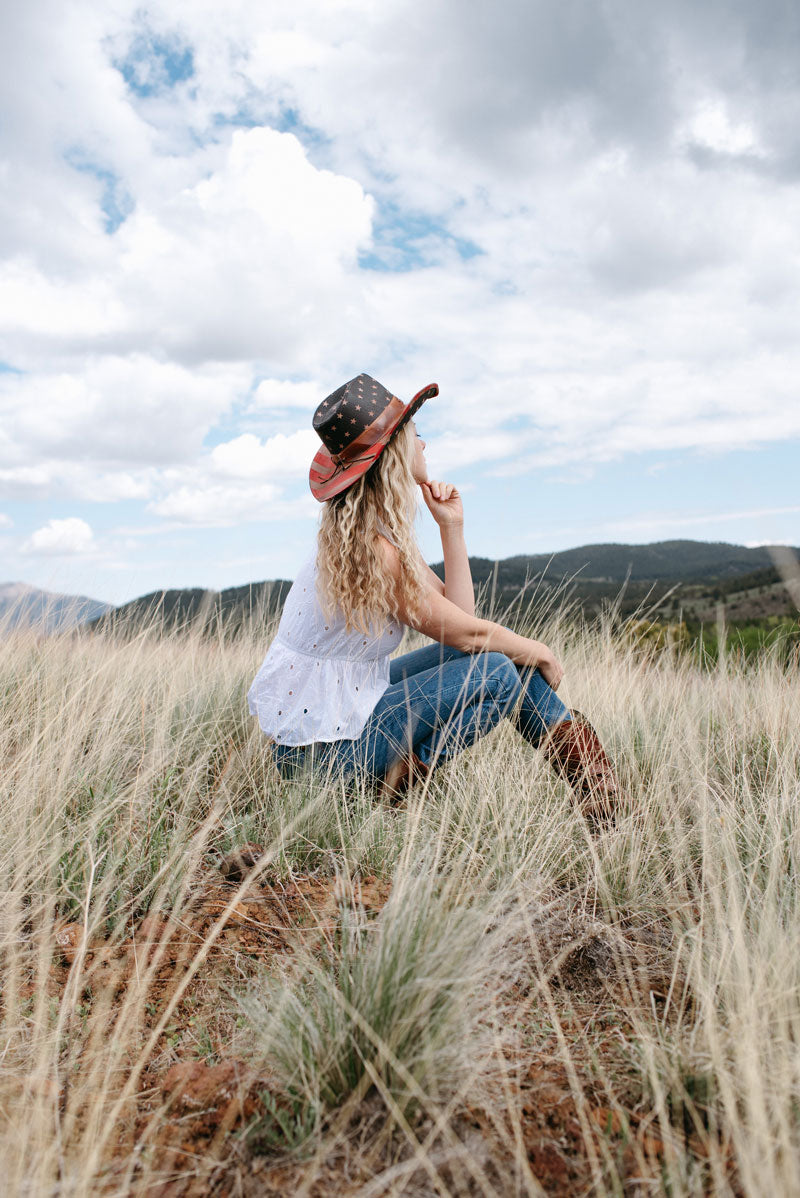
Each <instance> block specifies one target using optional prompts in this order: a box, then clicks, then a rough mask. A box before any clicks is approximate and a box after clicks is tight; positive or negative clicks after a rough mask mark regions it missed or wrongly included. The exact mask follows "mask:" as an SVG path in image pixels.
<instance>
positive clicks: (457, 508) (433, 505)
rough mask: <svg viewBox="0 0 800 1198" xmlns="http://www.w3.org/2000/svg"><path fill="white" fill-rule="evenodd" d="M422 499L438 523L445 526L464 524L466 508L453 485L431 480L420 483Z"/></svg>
mask: <svg viewBox="0 0 800 1198" xmlns="http://www.w3.org/2000/svg"><path fill="white" fill-rule="evenodd" d="M420 488H421V490H422V498H423V499H424V500H425V503H426V504H427V507H428V511H429V512H430V513H431V515H432V516H433V518H434V520H435V521H436V523H437V524H438V525H439V526H440V527H442V526H443V525H445V524H447V525H459V524H463V523H464V508H463V506H462V504H461V496H460V495H459V493H458V491H457V490H456V488H455V487H454V486H453V484H452V483H443V482H437V481H436V479H430V480H429V481H428V482H425V483H420Z"/></svg>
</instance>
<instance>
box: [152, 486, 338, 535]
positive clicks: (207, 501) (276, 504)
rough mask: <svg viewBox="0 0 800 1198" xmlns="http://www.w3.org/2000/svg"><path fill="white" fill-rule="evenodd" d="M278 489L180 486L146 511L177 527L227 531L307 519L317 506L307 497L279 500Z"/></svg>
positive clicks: (314, 513) (271, 487) (313, 513)
mask: <svg viewBox="0 0 800 1198" xmlns="http://www.w3.org/2000/svg"><path fill="white" fill-rule="evenodd" d="M279 495H280V492H279V491H278V488H277V487H274V486H271V485H270V484H268V483H261V484H257V485H252V484H251V485H249V486H236V485H229V486H225V485H224V484H222V483H216V484H212V485H206V486H180V487H176V488H175V489H174V490H172V491H169V492H168V494H166V495H165V496H164V498H163V499H160V500H158V501H156V502H153V503H150V504H148V505H147V506H148V509H149V510H150V511H152V512H155V513H156V515H159V516H164V517H166V518H167V519H170V520H173V521H175V522H176V523H178V524H184V525H196V526H199V527H207V528H212V527H226V526H230V525H232V524H248V523H261V522H265V521H281V520H282V521H289V520H297V519H310V518H311V517H312V516H315V515H317V514H318V512H319V505H318V503H317V502H316V500H315V499H314V498H313V496H311V495H310V494H309V495H308V496H302V497H301V498H300V499H296V500H282V499H280V498H279Z"/></svg>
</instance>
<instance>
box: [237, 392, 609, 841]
mask: <svg viewBox="0 0 800 1198" xmlns="http://www.w3.org/2000/svg"><path fill="white" fill-rule="evenodd" d="M438 391H439V389H438V387H437V386H436V385H431V386H429V387H425V388H424V389H423V390H422V391H420V392H418V394H417V395H415V396H414V398H413V399H412V400H411V401H410V402H409V403H404V402H403V401H402V400H399V399H397V398H396V397H395V396H393V395H392V394H391V392H389V391H387V390H386V388H385V387H382V386H381V384H380V383H378V382H376V380H375V379H373V378H370V376H369V375H366V374H361V375H359V376H358V377H357V378H355V379H352V380H351V381H350V382H349V383H345V385H344V386H343V387H340V388H339V389H338V390H337V391H334V392H333V394H332V395H329V396H328V398H327V399H325V400H323V402H322V403H321V404H320V406H319V407H318V408H317V410H316V412H315V413H314V421H313V423H314V428H315V429H316V431H317V433H318V434H319V436H320V438H321V440H322V442H323V445H322V448H321V449H320V450H319V452H318V453H317V455H316V457H315V458H314V461H313V463H312V466H311V472H310V484H311V490H312V492H313V494H314V495H315V496H316V498H317V499H318V500H319V501H320V502H321V503H323V504H324V507H323V510H322V518H321V522H320V530H319V535H318V539H317V546H316V550H315V552H314V555H313V556H312V557H311V558H310V560H309V561H308V562H307V563H306V564H305V566H304V567H303V568H302V569H301V570H300V572H299V574H298V576H297V578H296V579H295V582H294V584H293V586H292V588H291V590H290V591H289V594H288V596H287V598H286V602H285V604H284V609H283V614H282V616H281V621H280V625H279V627H278V631H277V634H276V636H275V638H274V640H273V642H272V644H271V645H270V648H269V652H268V653H267V656H266V658H265V659H264V662H263V664H262V666H261V669H260V670H259V671H258V674H257V675H256V678H255V680H254V681H253V685H252V686H251V688H250V690H249V692H248V701H249V705H250V711H251V712H252V714H254V715H257V716H258V719H259V723H260V725H261V727H262V729H263V730H264V731H265V732H266V733H267V735H268V736H269V737H270V738H271V739H272V741H273V742H274V743H273V754H274V757H275V762H276V765H277V767H278V769H279V770H280V772H281V774H283V775H284V776H289V775H291V774H292V773H293V772H294V771H295V769H296V768H297V767H298V766H299V765H300V764H301V763H303V762H304V761H305V760H307V759H308V758H310V759H311V761H312V762H314V763H319V764H322V765H324V766H332V767H333V768H334V769H335V770H336V771H337V772H339V773H341V774H342V775H344V776H345V777H346V778H348V779H352V778H353V777H355V776H358V775H360V776H362V777H366V778H372V779H376V780H379V781H381V782H382V784H383V788H384V791H385V792H386V793H387V794H388V795H389V796H391V797H394V796H396V795H397V794H399V793H400V792H401V791H402V790H403V789H404V788H405V786H407V785H408V783H409V782H410V780H411V779H413V777H414V776H417V777H419V778H425V777H426V776H427V775H428V774H429V773H430V771H431V770H433V769H435V768H436V767H437V766H438V765H440V764H441V762H443V761H445V760H446V759H447V758H449V757H453V756H454V755H455V754H457V753H459V752H461V751H462V750H463V749H465V748H466V747H467V746H468V745H471V744H473V742H474V741H476V740H477V739H478V738H479V737H480V736H484V735H485V734H486V733H487V732H490V731H491V729H492V728H494V727H495V725H496V724H497V723H499V721H500V720H501V719H503V718H508V719H511V720H512V721H513V723H514V725H515V727H516V728H517V729H518V731H519V732H520V733H521V734H522V735H523V736H524V737H525V739H526V740H528V741H529V742H530V743H531V744H532V745H534V746H536V747H537V748H541V749H542V750H543V751H544V753H545V754H546V756H547V758H548V760H549V761H550V762H551V763H552V765H553V766H554V767H555V768H556V769H557V770H558V771H559V773H560V774H561V776H562V777H564V778H565V779H566V780H567V781H568V782H569V783H570V784H571V786H572V787H573V789H574V790H575V792H576V794H577V796H578V798H579V800H580V802H581V805H582V807H583V810H584V812H585V814H586V815H587V816H588V817H589V818H590V819H591V820H592V821H594V822H598V821H600V822H602V821H604V820H607V819H608V818H610V817H611V816H612V815H613V809H614V800H615V798H616V797H617V793H618V786H617V782H616V778H615V775H614V771H613V769H612V767H611V764H610V762H609V760H608V758H607V757H606V754H605V753H604V751H603V748H602V745H601V744H600V741H599V740H598V738H597V735H596V733H595V732H594V729H593V728H592V727H591V725H590V724H589V722H588V721H587V720H586V719H585V718H583V717H582V716H581V715H580V713H578V712H574V711H573V712H570V711H569V710H568V709H567V708H566V707H565V706H564V704H563V703H562V702H561V700H560V699H559V698H558V696H557V695H556V690H557V689H558V685H559V683H560V682H561V678H562V676H563V670H562V668H561V665H560V663H559V662H558V660H557V659H556V657H555V656H554V654H553V653H552V652H551V651H550V650H549V649H548V648H547V646H546V645H543V644H542V643H541V642H540V641H535V640H531V639H530V638H528V637H524V636H518V635H517V633H515V632H512V631H511V629H509V628H505V627H503V626H502V625H500V624H495V623H493V622H492V621H491V620H481V619H478V617H476V615H475V605H474V597H473V589H472V578H471V575H470V567H469V560H468V557H467V549H466V545H465V542H464V515H463V510H462V506H461V499H460V497H459V494H458V491H457V490H456V489H455V487H454V486H452V485H451V484H450V483H444V482H436V481H432V480H429V478H428V472H427V467H426V464H425V453H424V451H425V442H424V441H422V440H421V439H420V437H419V435H418V433H417V430H416V426H415V423H414V420H413V416H414V414H415V413H416V411H417V410H418V409H419V408H420V407H421V405H422V404H423V403H424V402H425V400H426V399H430V398H431V397H433V396H435V395H437V394H438ZM417 488H419V489H420V490H421V491H422V497H423V499H424V500H425V503H426V505H427V508H428V510H429V511H430V513H431V515H432V516H433V518H434V520H435V521H436V523H437V524H438V525H439V530H440V533H441V538H442V552H443V555H444V573H445V581H444V583H442V582H441V581H440V579H439V578H437V576H436V575H435V574H434V573H433V571H432V570H431V569H429V567H428V566H426V565H425V563H424V562H423V560H422V556H421V553H420V551H419V548H418V547H417V543H416V539H415V534H414V518H415V514H416V510H417ZM404 625H405V626H408V627H410V628H415V629H417V630H418V631H419V632H422V633H424V634H425V635H426V636H429V637H431V638H432V640H433V642H434V643H433V644H431V645H426V646H425V647H424V648H422V649H417V650H415V651H414V652H412V653H405V654H402V655H401V656H399V657H394V658H392V659H391V660H390V654H391V653H392V651H393V650H394V649H396V648H397V647H398V646H399V644H400V642H401V640H402V637H403V632H404Z"/></svg>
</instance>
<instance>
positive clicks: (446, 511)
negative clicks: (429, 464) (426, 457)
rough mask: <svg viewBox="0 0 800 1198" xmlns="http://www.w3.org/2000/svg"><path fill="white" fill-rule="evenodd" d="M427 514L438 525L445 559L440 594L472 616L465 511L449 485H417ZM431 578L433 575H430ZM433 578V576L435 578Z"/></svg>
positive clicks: (473, 595)
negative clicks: (442, 585) (465, 535)
mask: <svg viewBox="0 0 800 1198" xmlns="http://www.w3.org/2000/svg"><path fill="white" fill-rule="evenodd" d="M420 487H421V490H422V497H423V499H424V500H425V503H426V505H427V507H428V511H429V512H430V513H431V515H432V516H433V518H434V520H435V521H436V523H437V524H438V525H439V534H440V536H441V538H442V555H443V557H444V587H443V588H442V589H441V590H439V587H438V586H437V588H436V589H437V590H439V593H440V594H444V595H445V596H446V597H447V598H448V599H449V600H450V602H451V603H455V605H456V607H460V608H461V610H462V611H465V612H466V613H467V615H469V616H474V615H475V591H474V589H473V586H472V572H471V570H470V567H469V555H468V553H467V543H466V541H465V540H464V509H463V507H462V504H461V496H460V495H459V493H458V491H457V489H456V488H455V487H454V486H453V484H452V483H445V482H438V481H437V480H436V479H430V480H429V481H428V482H424V483H421V484H420ZM431 574H433V571H431ZM433 577H434V578H435V577H436V575H435V574H434V575H433Z"/></svg>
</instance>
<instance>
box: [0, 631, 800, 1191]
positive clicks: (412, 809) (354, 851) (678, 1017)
mask: <svg viewBox="0 0 800 1198" xmlns="http://www.w3.org/2000/svg"><path fill="white" fill-rule="evenodd" d="M273 626H274V625H273ZM520 627H521V628H522V629H523V630H524V629H525V628H529V627H536V628H537V630H538V631H539V632H540V633H542V634H543V635H544V636H545V638H546V639H547V640H548V641H549V642H550V643H552V645H553V646H554V648H555V649H556V650H557V651H558V652H559V654H560V655H561V656H562V658H563V660H564V662H565V666H566V677H565V682H564V685H563V694H564V696H565V698H566V699H567V701H568V702H570V703H572V704H575V705H576V706H578V707H580V708H581V709H582V710H584V711H586V712H587V713H588V714H589V715H590V717H591V718H592V719H593V720H594V722H595V723H596V724H597V726H598V728H599V729H600V731H601V733H602V735H603V737H604V739H605V741H606V742H607V744H608V746H609V748H610V750H611V752H612V753H613V755H614V757H615V759H616V761H617V763H618V768H619V771H620V774H621V777H622V780H623V782H624V786H625V791H626V795H627V798H626V800H625V802H624V803H623V805H622V807H621V809H620V812H619V818H618V825H617V828H616V830H614V831H611V832H609V833H607V834H605V835H603V836H601V837H600V838H599V839H594V838H593V837H592V836H591V834H590V833H589V830H588V828H587V826H586V824H585V823H584V821H583V819H582V817H581V816H580V814H579V812H578V811H577V810H576V808H575V806H574V805H573V802H572V800H571V796H570V793H569V792H568V791H567V790H566V789H565V787H564V785H563V783H561V782H560V781H559V780H557V779H556V777H555V775H553V774H552V773H551V772H550V771H549V770H548V768H547V766H546V764H545V762H544V760H543V758H542V756H541V754H539V753H537V752H536V751H534V750H533V749H532V748H531V747H530V746H529V745H528V744H527V743H526V742H524V741H523V740H522V739H521V737H520V736H519V735H518V734H517V733H516V731H515V730H514V728H513V727H512V725H511V723H509V722H507V721H504V722H503V724H501V726H500V727H499V728H498V729H496V730H495V731H494V732H493V733H492V734H491V735H490V736H488V737H487V738H486V739H485V740H483V741H481V742H480V743H479V744H478V745H476V746H474V747H473V748H472V749H470V750H469V751H467V752H466V753H464V754H462V755H461V756H459V757H458V758H457V759H456V760H454V761H453V762H451V763H449V764H447V765H446V766H444V767H443V768H442V769H441V770H440V771H438V772H437V773H435V774H434V775H433V776H432V777H431V779H429V781H428V782H427V783H426V784H425V785H424V786H419V785H418V786H416V787H415V789H414V791H413V792H412V794H411V796H410V797H409V799H408V801H407V803H406V805H405V806H403V807H399V808H392V807H390V806H388V805H387V804H386V803H384V802H383V801H381V799H380V798H379V797H378V796H377V795H376V794H375V792H374V790H373V789H371V788H370V787H369V786H366V785H361V786H358V787H356V788H355V789H354V790H352V791H347V790H345V789H343V787H342V786H341V784H340V783H339V782H338V781H337V780H336V779H335V778H327V777H324V776H316V775H314V774H312V773H304V774H301V775H300V776H298V777H297V778H295V779H294V780H291V781H284V780H281V779H280V778H278V776H277V775H276V774H275V772H274V770H273V769H272V767H271V765H270V761H269V758H268V753H267V746H266V743H265V740H264V738H263V736H262V734H261V733H260V732H259V730H258V728H257V727H256V726H255V723H254V721H253V720H251V719H250V717H249V716H248V715H247V713H246V707H245V701H244V696H245V691H246V688H247V686H248V684H249V682H250V680H251V678H252V675H253V673H254V671H255V669H256V667H257V665H258V663H259V662H260V660H261V657H262V655H263V652H264V649H265V647H266V643H265V642H266V640H267V639H268V636H269V631H270V630H269V629H268V630H267V634H266V636H265V634H264V633H263V632H261V633H259V634H258V635H257V636H251V635H250V634H249V633H247V632H245V633H244V634H241V635H238V636H236V637H231V638H228V637H226V636H225V635H220V636H217V637H214V638H211V637H203V636H200V635H198V634H197V632H195V633H193V634H191V635H186V636H180V637H179V636H176V635H174V634H163V632H162V634H161V635H151V636H138V637H130V636H125V637H121V636H114V635H112V634H111V633H109V632H108V631H101V632H100V633H99V634H94V635H90V634H88V633H81V632H79V633H76V634H73V635H72V636H70V637H58V638H50V639H48V640H45V641H42V640H41V639H36V638H33V637H31V636H28V635H26V634H24V633H17V634H16V635H14V636H13V637H11V638H10V639H9V641H8V642H7V644H6V645H4V653H3V655H2V657H0V695H2V704H3V710H2V720H0V762H1V763H2V772H0V793H2V802H3V821H2V827H0V861H1V862H2V870H3V881H4V901H3V904H2V915H1V916H0V954H2V970H3V979H4V985H3V1000H2V1005H0V1043H1V1044H2V1052H3V1068H2V1071H0V1104H1V1105H2V1109H3V1112H4V1122H3V1124H2V1127H1V1128H0V1139H1V1140H2V1144H1V1147H0V1151H2V1159H3V1170H4V1192H5V1193H8V1194H9V1195H22V1194H24V1195H26V1196H27V1198H34V1196H35V1198H38V1196H39V1195H52V1194H59V1195H74V1196H76V1198H77V1196H78V1195H80V1196H81V1198H93V1196H94V1195H106V1194H109V1195H111V1194H113V1195H123V1194H124V1195H142V1196H144V1195H145V1194H147V1195H152V1194H162V1195H167V1194H169V1195H179V1194H190V1193H191V1194H201V1193H202V1194H211V1193H213V1194H218V1195H223V1194H226V1195H233V1194H239V1195H245V1196H246V1198H255V1196H256V1195H286V1194H307V1195H312V1194H313V1195H328V1194H330V1195H340V1194H344V1193H349V1194H359V1195H362V1198H367V1196H370V1195H371V1196H373V1198H378V1196H379V1195H384V1194H386V1195H388V1194H396V1195H400V1194H419V1195H431V1196H432V1195H440V1196H445V1195H465V1196H466V1195H497V1196H498V1198H500V1196H505V1195H508V1194H518V1195H525V1196H528V1195H530V1196H531V1198H534V1196H538V1195H540V1194H541V1193H542V1192H545V1193H547V1194H552V1195H558V1196H564V1198H565V1196H566V1195H575V1194H588V1193H591V1194H597V1195H619V1194H623V1193H635V1194H648V1195H649V1194H663V1195H671V1196H674V1195H701V1194H715V1195H726V1196H727V1195H733V1194H740V1195H746V1196H753V1198H756V1196H759V1198H760V1196H761V1195H764V1194H770V1195H772V1194H776V1195H778V1194H781V1195H782V1194H793V1193H797V1192H798V1191H800V1122H799V1121H798V1111H799V1110H800V1092H798V1078H797V1069H796V1057H797V1053H796V1046H797V1044H798V1042H800V958H799V957H798V954H797V951H796V947H797V940H798V935H799V934H800V891H799V890H798V886H797V877H798V868H800V815H799V814H798V813H799V812H800V803H798V799H800V731H799V730H800V686H798V682H800V678H799V677H798V672H797V669H796V668H790V669H788V670H786V669H781V668H780V667H779V665H778V663H777V662H776V661H775V660H774V659H773V658H770V657H769V656H766V657H762V658H760V659H758V660H757V661H754V662H752V663H750V665H748V666H746V667H745V666H744V665H743V664H742V663H741V662H739V661H737V660H735V659H733V658H731V657H724V656H723V657H722V658H721V659H720V661H719V662H718V664H717V667H716V668H715V669H714V670H700V669H698V668H697V667H696V666H695V665H694V664H693V662H692V659H691V658H690V657H688V656H680V655H675V654H671V653H667V654H661V655H658V656H652V657H648V656H647V655H644V656H643V655H642V654H641V653H640V652H639V651H638V649H637V648H636V646H635V645H633V644H631V643H626V642H624V641H622V640H620V639H619V638H618V637H617V636H616V635H612V632H611V629H610V626H609V625H608V624H606V625H595V626H594V627H593V628H592V629H589V628H587V627H585V626H583V627H582V626H580V624H579V623H573V624H571V625H570V624H567V623H564V622H558V621H556V622H552V621H551V622H550V624H549V625H548V623H547V621H546V619H545V617H544V616H543V614H542V613H541V612H540V611H529V612H528V613H527V615H526V617H525V619H524V620H523V621H522V623H521V624H520ZM411 647H413V641H412V642H411V643H409V644H406V645H404V646H403V648H404V649H407V648H411ZM245 842H250V843H254V842H255V843H257V844H258V845H259V846H260V849H261V850H262V852H261V855H260V856H259V855H255V856H253V857H251V858H250V860H251V861H254V862H255V864H254V865H252V866H251V867H248V865H247V862H245V863H244V869H245V871H248V869H249V872H245V875H244V877H243V878H241V880H240V879H239V877H238V876H237V875H236V873H235V863H234V865H232V864H231V862H230V861H229V860H228V859H227V855H228V854H229V853H230V852H231V850H232V849H233V848H234V847H236V846H242V845H243V844H244V843H245ZM221 866H224V868H225V871H226V872H225V873H224V874H223V872H222V871H221V868H220V867H221Z"/></svg>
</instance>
